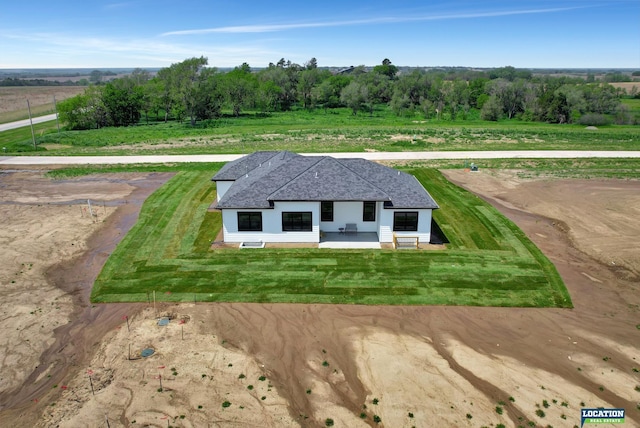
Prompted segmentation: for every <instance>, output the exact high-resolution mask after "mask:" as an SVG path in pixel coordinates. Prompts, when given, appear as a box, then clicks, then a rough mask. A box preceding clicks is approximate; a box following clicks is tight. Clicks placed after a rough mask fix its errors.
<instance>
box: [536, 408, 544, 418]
mask: <svg viewBox="0 0 640 428" xmlns="http://www.w3.org/2000/svg"><path fill="white" fill-rule="evenodd" d="M536 415H538V416H539V417H541V418H544V417H545V416H546V415H545V413H544V412H543V411H542V409H538V410H536Z"/></svg>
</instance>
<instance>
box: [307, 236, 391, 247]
mask: <svg viewBox="0 0 640 428" xmlns="http://www.w3.org/2000/svg"><path fill="white" fill-rule="evenodd" d="M318 248H381V247H380V241H379V240H378V234H377V233H375V232H356V233H344V232H322V234H321V236H320V243H319V244H318Z"/></svg>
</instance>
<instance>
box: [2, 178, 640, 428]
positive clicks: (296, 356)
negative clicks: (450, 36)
mask: <svg viewBox="0 0 640 428" xmlns="http://www.w3.org/2000/svg"><path fill="white" fill-rule="evenodd" d="M446 174H447V176H448V177H449V178H450V179H451V180H452V181H454V182H457V183H459V184H461V185H464V186H465V187H467V188H469V189H470V190H472V191H474V192H475V193H477V194H478V195H480V196H481V197H484V198H486V199H487V200H489V201H490V202H491V203H492V204H494V205H495V206H496V207H498V208H499V209H500V210H501V211H502V212H503V213H505V215H507V216H508V217H510V218H511V219H512V220H514V221H515V222H516V223H517V224H518V225H519V226H520V227H521V228H522V229H523V230H524V231H525V232H526V233H527V235H528V236H530V237H531V239H533V240H534V241H535V242H536V243H537V244H538V246H539V247H540V248H541V249H542V250H543V251H544V253H545V254H546V255H547V256H548V257H549V258H550V259H551V260H552V261H553V262H554V263H555V264H556V266H557V268H558V270H559V272H560V274H561V275H562V277H563V279H564V280H565V282H566V284H567V286H568V288H569V291H570V293H571V296H572V299H573V302H574V305H575V308H574V309H570V310H563V309H519V308H475V307H389V306H346V305H287V304H201V303H195V304H194V303H190V304H187V303H183V304H178V305H175V304H157V305H156V307H155V309H154V305H153V303H149V304H141V305H129V304H110V305H96V306H94V305H91V304H90V303H89V302H88V296H89V292H90V287H91V284H92V281H93V278H95V276H96V275H97V274H98V272H99V270H100V268H101V266H102V264H103V263H104V260H105V259H106V257H107V256H108V253H109V252H110V251H111V249H112V248H114V246H115V245H116V243H117V242H118V241H119V239H121V237H122V236H123V235H124V234H125V233H126V230H128V228H130V227H131V225H132V224H133V223H134V222H135V218H136V215H137V211H138V209H139V207H140V204H141V202H142V201H143V200H144V198H145V197H146V196H147V195H148V194H149V193H150V192H151V191H152V190H153V189H154V188H156V187H157V186H159V185H160V184H161V183H162V182H164V181H165V180H166V179H167V178H168V176H167V175H165V174H149V175H143V174H120V175H115V176H114V175H100V176H93V177H84V178H79V179H73V180H65V181H58V182H53V181H50V180H48V179H47V178H45V177H44V175H43V173H42V172H41V171H37V170H31V171H16V172H11V171H7V170H5V171H0V188H2V193H0V212H1V215H2V219H3V221H2V226H3V227H2V228H1V229H0V242H1V243H2V251H0V265H1V266H2V267H3V268H2V269H1V270H0V285H1V288H0V297H1V298H2V301H3V305H2V316H1V317H0V328H2V332H3V334H2V335H1V336H0V344H1V345H0V426H14V427H32V426H38V427H51V426H60V427H77V426H107V421H108V424H109V426H111V427H116V426H153V427H165V426H179V427H201V426H238V427H240V426H242V427H245V426H255V427H264V426H325V425H329V424H330V421H329V420H328V419H331V420H332V421H333V423H334V424H335V426H349V427H352V426H386V427H397V426H417V427H433V426H450V427H461V426H462V427H466V426H468V427H482V426H496V425H498V424H504V425H505V426H513V427H517V426H519V425H522V426H530V425H529V424H528V422H529V421H531V422H533V424H534V425H536V426H547V425H551V426H554V427H573V426H579V425H580V418H579V410H580V408H581V407H600V406H603V407H621V408H625V409H626V410H627V425H625V426H638V425H640V410H638V409H637V406H638V403H639V402H640V391H638V389H640V388H638V387H639V386H640V373H638V370H640V348H639V346H638V344H639V343H640V295H639V293H638V291H639V288H640V287H639V285H638V284H639V283H640V275H639V272H640V244H639V243H640V224H639V223H638V220H637V219H638V218H640V191H639V190H640V183H638V182H637V181H624V180H541V179H538V180H523V179H521V178H518V176H517V174H516V172H513V171H500V172H491V171H480V172H479V173H465V172H463V171H448V172H446ZM86 199H91V200H92V204H93V205H92V212H93V214H94V215H93V216H92V215H90V214H89V213H88V212H87V211H88V204H87V201H86ZM425 257H428V254H425ZM161 315H166V316H168V317H169V318H170V322H169V324H168V325H166V326H159V325H158V322H157V318H158V316H161ZM143 349H153V350H154V354H153V355H151V356H149V357H147V358H142V357H140V353H141V351H142V350H143ZM634 369H635V370H634ZM376 421H378V422H376Z"/></svg>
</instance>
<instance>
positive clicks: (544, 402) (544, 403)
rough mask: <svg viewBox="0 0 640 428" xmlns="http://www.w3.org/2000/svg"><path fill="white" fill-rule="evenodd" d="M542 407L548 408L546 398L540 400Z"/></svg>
mask: <svg viewBox="0 0 640 428" xmlns="http://www.w3.org/2000/svg"><path fill="white" fill-rule="evenodd" d="M542 407H544V408H545V409H548V408H549V402H548V401H547V400H542Z"/></svg>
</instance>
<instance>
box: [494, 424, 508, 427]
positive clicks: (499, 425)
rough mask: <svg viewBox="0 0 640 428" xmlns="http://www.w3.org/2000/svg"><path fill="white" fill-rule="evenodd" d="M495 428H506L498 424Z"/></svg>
mask: <svg viewBox="0 0 640 428" xmlns="http://www.w3.org/2000/svg"><path fill="white" fill-rule="evenodd" d="M496 428H506V427H505V426H504V424H498V425H496Z"/></svg>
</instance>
